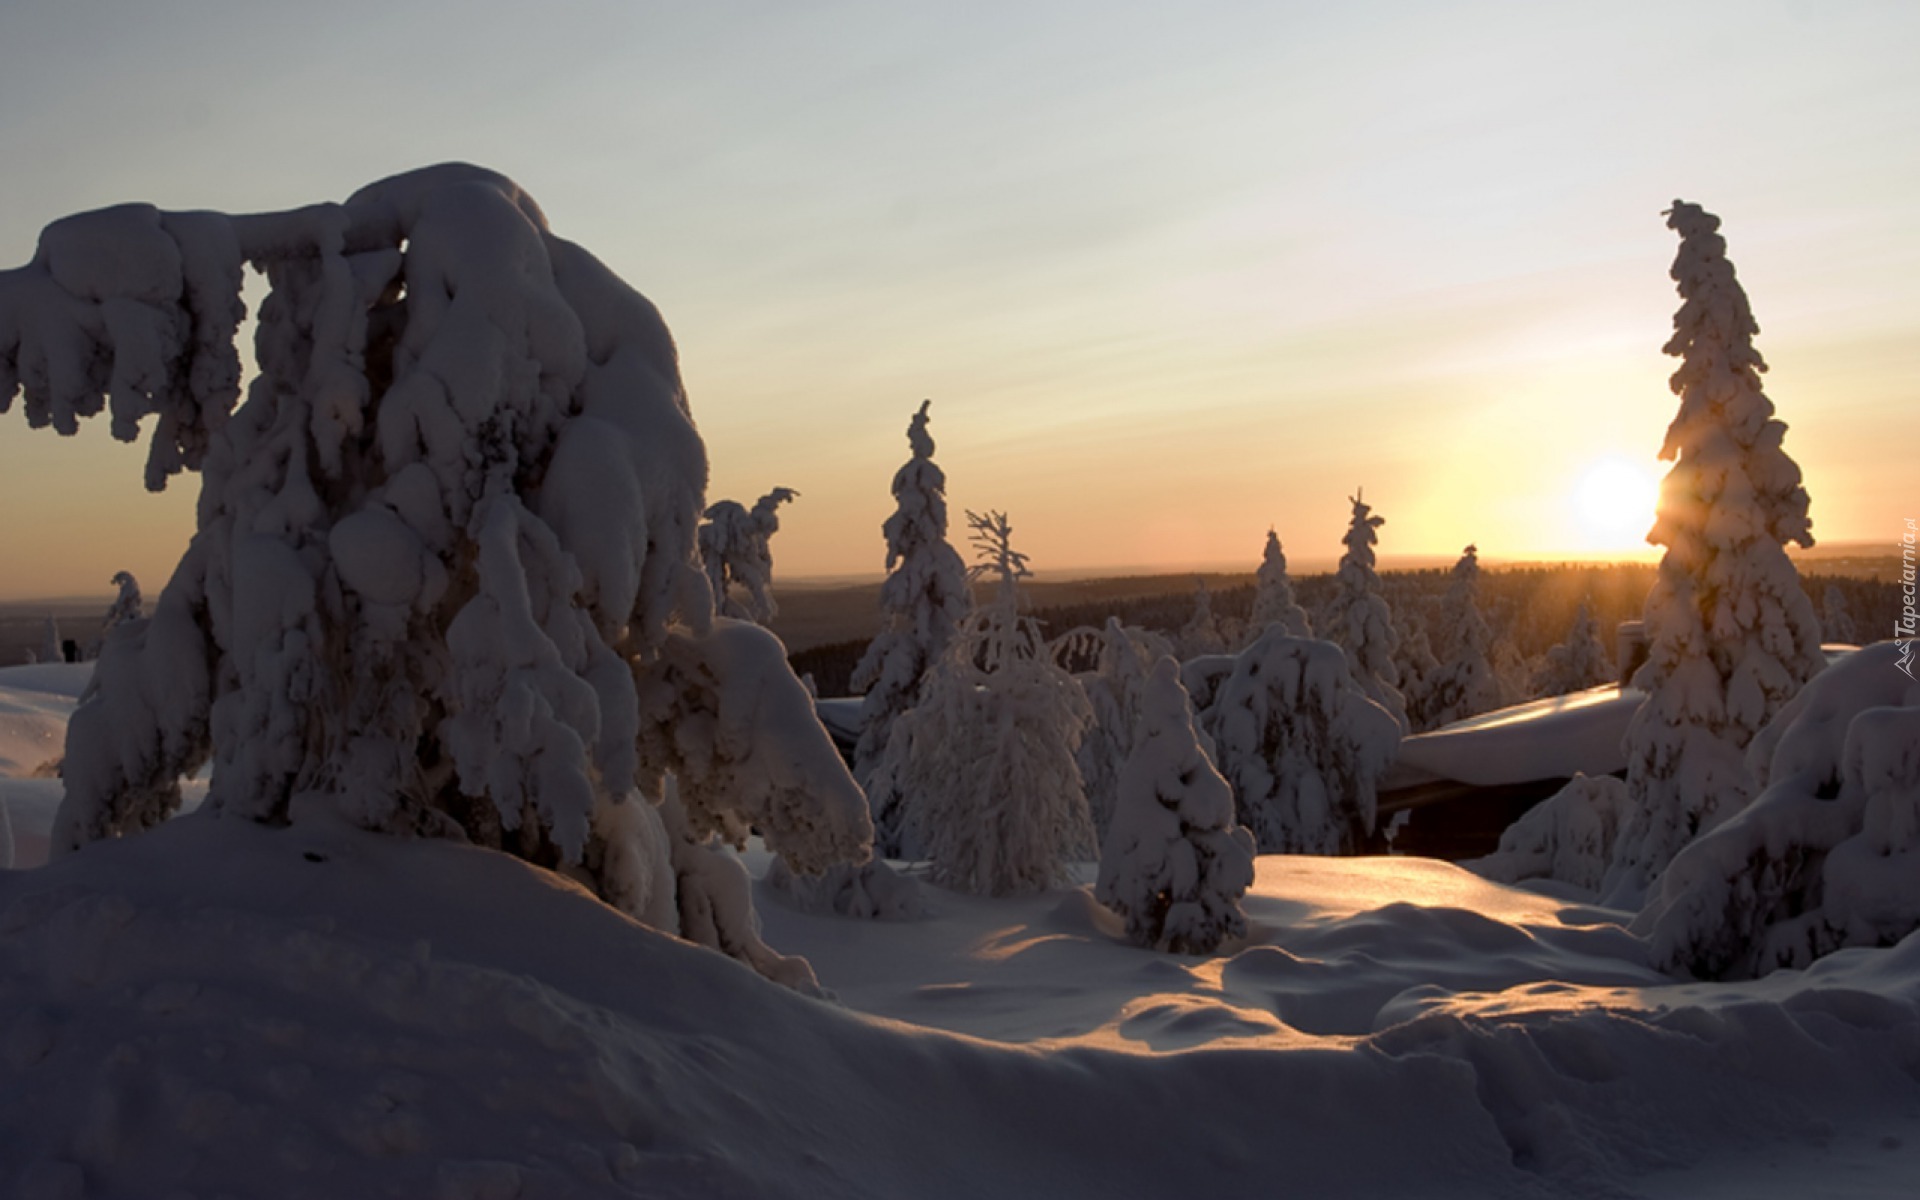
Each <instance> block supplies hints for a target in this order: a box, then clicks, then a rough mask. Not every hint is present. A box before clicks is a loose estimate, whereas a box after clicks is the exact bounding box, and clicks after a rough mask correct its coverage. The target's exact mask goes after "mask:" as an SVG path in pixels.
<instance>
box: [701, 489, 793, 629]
mask: <svg viewBox="0 0 1920 1200" xmlns="http://www.w3.org/2000/svg"><path fill="white" fill-rule="evenodd" d="M799 495H800V493H799V492H796V491H794V490H793V489H792V488H783V487H777V488H774V489H773V490H772V491H770V492H768V493H767V494H766V495H764V496H762V497H760V499H759V500H758V501H756V502H755V503H754V506H753V507H752V508H751V509H748V508H745V507H743V506H742V505H741V504H740V502H739V501H737V500H720V501H717V502H715V503H714V504H713V505H712V507H710V508H708V509H707V511H706V512H705V513H704V514H702V516H703V518H704V519H703V520H702V521H701V522H700V534H699V538H700V561H701V563H702V564H704V565H705V566H706V569H707V586H708V587H709V588H711V589H712V590H713V601H714V605H715V607H716V608H717V609H718V610H719V612H720V615H721V616H723V617H736V618H739V619H741V620H746V621H752V622H754V623H756V624H759V625H765V624H766V623H767V622H768V621H771V620H773V618H774V616H775V615H776V614H777V613H778V612H779V611H780V606H779V605H778V604H775V603H774V600H773V546H772V543H773V535H774V534H776V533H778V532H780V506H781V505H782V504H786V503H788V502H789V501H791V500H794V499H796V498H797V497H798V496H799ZM735 589H739V591H743V592H745V593H746V595H745V597H744V598H743V597H741V596H740V595H739V593H738V592H737V591H736V590H735Z"/></svg>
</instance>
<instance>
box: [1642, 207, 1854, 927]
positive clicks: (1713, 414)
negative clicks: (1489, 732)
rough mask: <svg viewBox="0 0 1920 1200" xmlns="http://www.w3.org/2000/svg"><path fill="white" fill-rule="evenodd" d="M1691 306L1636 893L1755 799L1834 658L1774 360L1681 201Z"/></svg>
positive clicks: (1660, 521) (1678, 325) (1671, 475)
mask: <svg viewBox="0 0 1920 1200" xmlns="http://www.w3.org/2000/svg"><path fill="white" fill-rule="evenodd" d="M1667 225H1668V227H1669V228H1672V229H1674V230H1676V231H1677V232H1678V233H1679V235H1680V250H1679V254H1678V255H1677V257H1676V258H1675V259H1674V263H1673V278H1674V280H1675V281H1676V282H1677V284H1678V285H1679V292H1680V296H1681V301H1682V302H1681V305H1680V309H1679V311H1678V312H1677V313H1675V314H1674V318H1673V324H1674V334H1673V337H1672V338H1671V339H1670V340H1669V341H1668V342H1667V344H1666V347H1665V349H1666V352H1667V353H1668V354H1671V355H1674V356H1676V357H1678V358H1679V359H1680V360H1681V361H1680V367H1679V369H1678V370H1676V371H1675V372H1674V373H1673V378H1672V381H1671V382H1672V387H1673V391H1674V393H1675V394H1676V395H1678V396H1679V397H1680V411H1679V413H1678V414H1677V415H1676V416H1675V417H1674V419H1673V423H1672V424H1671V425H1669V426H1668V428H1667V436H1666V441H1665V443H1664V444H1663V445H1662V446H1661V449H1660V457H1661V458H1662V459H1667V460H1671V461H1672V462H1673V468H1672V470H1670V471H1669V472H1668V474H1667V477H1666V480H1665V482H1664V483H1663V484H1662V485H1661V489H1660V501H1659V507H1658V510H1657V514H1656V517H1655V520H1654V525H1653V529H1652V530H1651V531H1650V532H1649V533H1648V534H1647V540H1648V541H1650V542H1653V543H1656V544H1659V545H1663V546H1665V547H1666V548H1667V549H1666V553H1665V555H1664V556H1662V558H1661V560H1660V567H1659V572H1658V574H1657V575H1656V576H1655V579H1654V585H1653V590H1652V591H1651V592H1649V593H1648V595H1647V602H1646V609H1645V615H1644V620H1645V623H1646V631H1647V640H1648V643H1649V646H1648V658H1647V662H1646V664H1645V665H1644V666H1643V667H1641V668H1640V670H1639V671H1638V672H1637V673H1636V675H1635V677H1634V684H1635V686H1637V687H1639V688H1640V689H1642V690H1643V691H1645V692H1646V693H1647V699H1646V702H1645V703H1644V704H1642V705H1641V706H1640V709H1639V711H1638V712H1637V713H1636V714H1635V716H1634V719H1633V724H1632V726H1631V727H1630V728H1629V730H1628V733H1627V790H1628V793H1629V794H1630V795H1631V797H1632V800H1633V814H1632V817H1631V819H1630V822H1629V826H1628V829H1627V830H1626V831H1625V833H1624V834H1623V836H1622V838H1621V843H1620V847H1619V852H1618V854H1617V856H1616V858H1615V861H1614V869H1613V870H1612V871H1611V872H1610V873H1609V879H1608V883H1607V898H1608V899H1609V900H1610V901H1611V902H1612V903H1615V904H1621V905H1629V906H1637V905H1638V904H1639V902H1640V900H1641V898H1642V897H1643V896H1644V894H1645V892H1646V889H1647V887H1648V886H1649V885H1650V884H1651V883H1652V882H1653V880H1654V879H1656V878H1657V877H1658V876H1659V874H1660V872H1661V871H1663V870H1665V869H1666V866H1667V864H1668V863H1669V862H1670V861H1672V859H1673V856H1674V854H1675V853H1676V852H1677V851H1678V850H1679V849H1680V848H1681V847H1682V846H1684V845H1686V844H1687V843H1688V842H1689V841H1691V840H1692V839H1693V838H1695V837H1697V836H1699V835H1700V834H1701V833H1703V832H1705V831H1707V830H1709V829H1712V828H1713V827H1714V826H1715V825H1717V824H1719V823H1720V822H1721V821H1723V820H1725V819H1726V818H1727V817H1729V816H1731V815H1732V814H1734V813H1736V812H1738V811H1739V810H1740V809H1741V808H1743V807H1745V805H1746V803H1747V800H1748V799H1749V797H1750V796H1751V795H1752V781H1751V780H1750V779H1749V778H1748V775H1747V771H1746V769H1745V767H1744V766H1743V765H1742V762H1741V756H1742V753H1743V752H1744V751H1745V749H1746V747H1747V744H1748V743H1749V742H1750V741H1752V739H1753V735H1754V734H1755V733H1757V732H1759V730H1760V729H1761V727H1762V726H1764V725H1765V724H1766V723H1767V722H1768V721H1769V720H1771V719H1772V717H1773V715H1774V714H1775V713H1777V712H1779V711H1780V708H1781V706H1782V705H1784V704H1786V702H1787V701H1788V700H1790V699H1792V698H1793V695H1794V693H1795V692H1797V691H1798V690H1799V689H1800V687H1801V685H1802V684H1804V683H1805V682H1806V681H1807V680H1808V679H1810V678H1812V677H1813V675H1814V673H1815V672H1817V671H1819V670H1820V668H1821V667H1822V666H1823V665H1824V660H1823V659H1822V658H1821V655H1820V621H1819V618H1818V616H1817V615H1816V614H1815V612H1814V609H1813V604H1812V602H1811V601H1810V600H1808V598H1807V596H1806V593H1805V592H1804V591H1803V590H1802V589H1801V586H1800V576H1799V574H1798V572H1796V571H1795V570H1794V567H1793V563H1792V562H1791V561H1790V560H1789V559H1788V558H1787V555H1786V550H1785V546H1786V545H1787V544H1788V543H1797V544H1799V545H1801V546H1811V545H1812V544H1813V533H1812V524H1811V522H1810V521H1809V520H1808V518H1807V492H1806V489H1805V488H1804V487H1802V486H1801V484H1800V468H1799V467H1798V466H1797V465H1795V463H1794V461H1793V460H1792V459H1791V458H1789V457H1788V456H1787V453H1786V451H1785V450H1784V449H1782V446H1781V442H1782V439H1783V438H1784V437H1785V435H1786V431H1787V427H1786V425H1784V424H1783V423H1782V422H1780V421H1779V420H1778V419H1776V418H1775V417H1774V415H1773V414H1774V408H1773V402H1772V401H1771V400H1769V399H1768V398H1767V396H1766V393H1765V392H1764V391H1762V390H1761V386H1760V375H1761V372H1763V371H1765V370H1766V363H1765V362H1764V361H1762V360H1761V357H1760V353H1759V351H1757V350H1755V349H1754V346H1753V336H1754V335H1755V334H1756V333H1758V332H1759V326H1758V325H1757V324H1756V323H1755V322H1754V319H1753V313H1752V311H1751V310H1750V309H1749V308H1748V305H1747V296H1746V293H1745V292H1744V291H1743V290H1742V289H1741V287H1740V283H1739V281H1738V280H1737V279H1735V277H1734V270H1733V264H1732V263H1730V262H1728V261H1727V254H1726V249H1727V248H1726V241H1725V239H1723V238H1722V237H1721V236H1720V233H1719V228H1720V218H1718V217H1716V216H1713V215H1712V214H1710V213H1707V212H1704V211H1702V210H1701V209H1700V207H1699V206H1698V205H1695V204H1687V203H1683V202H1680V201H1675V202H1674V205H1673V208H1672V209H1670V210H1669V211H1668V213H1667Z"/></svg>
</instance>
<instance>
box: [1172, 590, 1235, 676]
mask: <svg viewBox="0 0 1920 1200" xmlns="http://www.w3.org/2000/svg"><path fill="white" fill-rule="evenodd" d="M1229 640H1230V639H1229V637H1228V635H1227V631H1226V628H1225V622H1224V621H1222V620H1221V618H1219V617H1217V616H1215V615H1214V611H1213V593H1212V592H1211V591H1209V590H1207V581H1206V580H1204V579H1195V580H1194V581H1193V615H1192V616H1190V617H1188V618H1187V623H1186V624H1185V625H1182V626H1181V627H1180V632H1179V633H1177V634H1175V635H1174V641H1175V644H1176V645H1178V646H1179V647H1180V657H1181V658H1183V659H1186V658H1199V657H1200V656H1201V655H1204V654H1221V653H1224V652H1225V651H1226V649H1227V644H1228V641H1229Z"/></svg>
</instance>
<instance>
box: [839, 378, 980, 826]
mask: <svg viewBox="0 0 1920 1200" xmlns="http://www.w3.org/2000/svg"><path fill="white" fill-rule="evenodd" d="M932 404H933V401H931V400H923V401H921V402H920V408H919V411H917V412H915V413H914V414H913V419H912V420H911V421H909V422H908V424H907V445H908V446H909V447H911V449H912V452H913V456H912V457H911V458H909V459H908V460H907V461H906V463H905V464H904V465H902V466H901V468H900V469H899V470H898V471H896V472H894V476H893V499H894V505H895V507H894V511H893V515H892V516H890V517H888V518H887V520H886V523H885V524H883V525H882V526H881V527H880V532H881V534H882V535H883V536H884V537H885V539H886V543H887V578H886V582H884V583H882V584H881V585H880V613H881V626H880V632H879V633H878V634H876V635H874V639H873V641H872V642H871V643H869V644H868V646H867V649H866V653H865V654H863V655H861V656H860V661H859V663H858V664H857V665H855V667H854V669H853V678H852V686H853V690H854V691H855V692H858V693H862V694H863V695H864V699H862V701H861V702H860V740H859V742H858V743H857V744H856V745H855V746H854V752H853V772H854V776H855V777H856V778H857V779H859V780H860V782H861V784H863V785H864V786H865V787H866V788H867V799H868V802H869V803H870V804H871V805H872V806H873V817H874V838H875V842H874V844H875V846H876V848H877V849H879V850H880V851H881V852H882V853H884V854H890V855H897V854H899V853H900V851H901V846H900V832H901V831H900V819H901V814H902V810H901V807H900V800H901V797H900V796H899V795H898V794H897V793H893V792H890V791H886V790H884V789H882V788H880V787H879V786H878V784H877V781H876V778H875V776H876V775H877V773H878V771H879V766H880V762H881V760H882V759H883V758H884V757H885V755H886V751H887V745H888V743H889V742H890V741H891V740H892V737H893V725H894V722H895V721H897V720H899V719H900V716H901V714H902V713H904V712H906V711H907V710H908V709H910V708H912V707H913V706H914V703H915V702H916V700H917V699H918V697H919V695H920V686H921V682H922V680H924V679H925V678H926V675H927V672H928V671H930V670H931V669H932V668H933V665H934V664H935V663H937V662H939V661H940V660H941V658H942V657H943V656H944V655H945V654H946V652H947V648H948V647H949V646H951V645H952V644H953V641H954V637H955V631H956V630H957V629H959V627H960V623H961V622H962V621H964V620H966V618H967V614H968V613H970V612H971V611H973V594H972V592H971V591H970V590H969V588H968V586H967V567H966V564H965V563H964V562H962V561H961V559H960V554H959V552H958V551H956V550H955V549H954V548H953V545H952V543H950V542H948V541H947V476H946V473H945V472H944V471H942V470H941V469H940V467H939V464H937V463H935V462H934V461H933V448H934V447H933V435H932V434H931V433H929V432H928V431H927V423H928V420H929V418H928V416H927V410H928V409H929V408H930V407H931V406H932Z"/></svg>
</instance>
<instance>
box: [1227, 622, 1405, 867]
mask: <svg viewBox="0 0 1920 1200" xmlns="http://www.w3.org/2000/svg"><path fill="white" fill-rule="evenodd" d="M1200 721H1201V724H1202V725H1203V726H1204V728H1205V729H1206V731H1207V732H1208V733H1209V734H1211V735H1212V737H1213V741H1214V745H1215V748H1216V750H1215V752H1216V761H1217V762H1218V763H1219V765H1220V773H1221V774H1222V775H1224V776H1225V777H1226V778H1227V781H1228V782H1229V783H1231V784H1232V785H1233V789H1234V797H1235V800H1236V803H1237V805H1238V810H1239V819H1240V821H1241V822H1242V823H1243V824H1245V825H1247V826H1248V827H1250V828H1251V829H1252V830H1253V836H1254V838H1255V840H1256V841H1257V842H1258V843H1259V846H1260V850H1261V852H1262V853H1269V854H1350V853H1353V852H1355V851H1356V850H1357V849H1358V848H1359V846H1360V845H1361V843H1362V842H1363V840H1364V839H1365V838H1366V837H1367V836H1368V835H1369V834H1371V833H1372V832H1373V829H1374V816H1375V812H1376V805H1375V798H1376V794H1377V793H1376V787H1375V785H1376V783H1377V782H1378V780H1379V777H1380V775H1381V773H1382V772H1384V771H1385V770H1386V769H1387V766H1388V764H1390V763H1391V762H1392V761H1393V758H1394V755H1395V754H1396V753H1397V752H1398V751H1399V746H1400V735H1401V725H1400V722H1399V721H1398V719H1396V718H1395V716H1394V715H1393V714H1392V713H1389V712H1388V711H1387V710H1386V709H1385V708H1382V707H1381V706H1380V704H1379V703H1378V702H1377V701H1375V700H1373V699H1372V698H1371V697H1370V696H1368V695H1367V693H1366V691H1365V689H1364V688H1363V687H1362V685H1361V684H1360V683H1359V682H1358V681H1356V680H1355V679H1354V677H1353V674H1352V672H1351V671H1350V670H1349V669H1348V660H1347V657H1346V656H1345V654H1344V653H1342V652H1341V650H1340V648H1339V647H1338V646H1335V645H1333V644H1332V643H1330V642H1322V641H1316V640H1313V639H1311V638H1293V637H1288V636H1287V635H1286V632H1285V630H1282V629H1275V628H1269V629H1268V630H1267V632H1266V633H1264V634H1262V635H1261V637H1260V640H1259V641H1257V642H1255V643H1254V644H1253V645H1251V646H1249V647H1247V648H1246V649H1245V650H1243V651H1241V652H1240V654H1239V656H1238V658H1237V659H1235V661H1234V666H1233V672H1232V674H1230V675H1229V676H1228V677H1227V678H1226V679H1225V680H1224V681H1223V682H1221V683H1220V684H1219V686H1218V688H1217V689H1216V691H1215V692H1214V695H1213V698H1212V701H1211V702H1210V703H1209V704H1208V706H1207V707H1206V709H1205V711H1203V712H1202V713H1201V716H1200Z"/></svg>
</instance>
